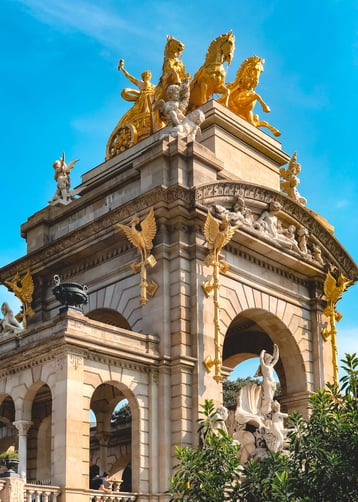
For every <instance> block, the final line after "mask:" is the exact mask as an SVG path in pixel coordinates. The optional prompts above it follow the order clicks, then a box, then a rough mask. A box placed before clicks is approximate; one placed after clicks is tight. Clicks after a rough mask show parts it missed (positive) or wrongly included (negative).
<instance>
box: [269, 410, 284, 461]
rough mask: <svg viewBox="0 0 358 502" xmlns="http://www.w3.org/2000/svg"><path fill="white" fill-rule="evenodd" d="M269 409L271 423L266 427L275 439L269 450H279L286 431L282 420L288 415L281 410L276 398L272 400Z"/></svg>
mask: <svg viewBox="0 0 358 502" xmlns="http://www.w3.org/2000/svg"><path fill="white" fill-rule="evenodd" d="M271 409H272V411H271V423H270V425H269V427H268V429H269V431H270V432H271V434H273V436H274V438H275V440H274V441H273V442H272V444H271V445H270V450H271V451H281V450H282V447H283V443H284V440H285V437H286V433H287V429H285V426H284V423H283V420H284V419H285V418H287V417H288V414H287V413H282V412H281V405H280V403H279V402H278V401H276V400H274V401H273V402H272V406H271Z"/></svg>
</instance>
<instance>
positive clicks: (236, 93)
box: [218, 56, 281, 136]
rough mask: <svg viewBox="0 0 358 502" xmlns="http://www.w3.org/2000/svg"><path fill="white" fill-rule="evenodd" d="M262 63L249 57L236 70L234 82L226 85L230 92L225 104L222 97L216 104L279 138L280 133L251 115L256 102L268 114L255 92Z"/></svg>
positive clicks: (264, 104) (266, 108)
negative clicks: (264, 128) (223, 106)
mask: <svg viewBox="0 0 358 502" xmlns="http://www.w3.org/2000/svg"><path fill="white" fill-rule="evenodd" d="M264 63H265V60H264V59H261V58H260V57H259V56H251V57H249V58H247V59H245V61H243V62H242V63H241V66H240V68H239V69H238V70H237V73H236V77H235V80H234V82H231V83H229V84H227V87H228V88H229V90H230V95H229V98H228V100H227V102H225V100H224V97H222V98H220V99H218V102H219V103H221V104H223V105H225V106H227V107H228V108H229V109H230V110H232V111H233V112H235V113H237V114H238V115H240V117H242V118H243V119H245V120H247V121H248V122H250V124H252V125H254V126H256V127H266V128H267V129H269V130H270V131H271V132H272V133H273V134H274V135H275V136H280V134H281V133H280V131H278V130H277V129H276V128H275V127H273V126H272V125H271V124H269V123H268V122H266V121H265V120H260V119H259V116H258V115H257V114H254V113H253V109H254V107H255V105H256V102H257V101H258V102H259V103H260V105H261V107H262V110H263V111H264V112H270V108H269V106H268V105H267V104H266V103H265V101H264V100H263V99H262V97H261V96H260V94H258V93H257V92H256V90H255V89H256V86H257V85H258V83H259V78H260V75H261V73H262V72H263V71H264V67H263V65H264Z"/></svg>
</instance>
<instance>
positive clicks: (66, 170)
mask: <svg viewBox="0 0 358 502" xmlns="http://www.w3.org/2000/svg"><path fill="white" fill-rule="evenodd" d="M78 161H79V159H76V160H72V161H71V162H70V163H69V164H68V165H67V164H66V162H65V153H64V152H62V157H61V158H60V159H58V160H55V162H54V163H53V168H54V170H55V175H54V178H55V181H56V182H57V190H56V192H55V195H54V196H53V197H52V199H51V200H50V201H49V204H51V205H54V204H59V203H60V204H69V203H70V202H71V201H72V200H73V198H74V197H73V195H74V194H73V193H71V192H70V187H71V181H70V172H71V170H72V169H73V166H74V165H75V164H76V162H78Z"/></svg>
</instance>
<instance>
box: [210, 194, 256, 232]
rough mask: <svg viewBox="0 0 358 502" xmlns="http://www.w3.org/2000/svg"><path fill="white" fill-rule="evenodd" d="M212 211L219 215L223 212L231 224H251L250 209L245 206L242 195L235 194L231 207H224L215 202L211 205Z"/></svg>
mask: <svg viewBox="0 0 358 502" xmlns="http://www.w3.org/2000/svg"><path fill="white" fill-rule="evenodd" d="M213 209H214V212H215V213H217V214H218V215H220V216H223V215H224V214H225V215H226V216H227V217H228V219H229V222H230V224H231V225H239V224H242V225H246V226H251V225H252V213H251V209H249V208H248V207H247V206H246V203H245V199H244V197H240V196H237V197H235V198H234V200H233V202H232V207H231V209H226V208H225V207H224V206H221V205H219V204H216V205H214V206H213Z"/></svg>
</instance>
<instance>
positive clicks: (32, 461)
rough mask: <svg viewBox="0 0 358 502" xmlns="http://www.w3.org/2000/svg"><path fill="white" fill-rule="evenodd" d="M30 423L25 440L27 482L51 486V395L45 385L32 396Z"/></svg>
mask: <svg viewBox="0 0 358 502" xmlns="http://www.w3.org/2000/svg"><path fill="white" fill-rule="evenodd" d="M31 422H32V425H31V427H30V429H29V432H28V438H27V478H28V480H29V482H42V483H44V484H51V471H52V458H51V449H52V448H51V441H52V395H51V390H50V388H49V386H48V385H46V384H44V385H41V387H40V388H38V389H37V391H36V394H35V395H34V398H33V401H32V406H31Z"/></svg>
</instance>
